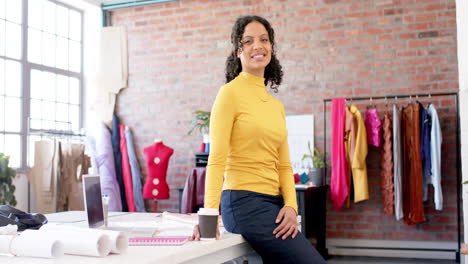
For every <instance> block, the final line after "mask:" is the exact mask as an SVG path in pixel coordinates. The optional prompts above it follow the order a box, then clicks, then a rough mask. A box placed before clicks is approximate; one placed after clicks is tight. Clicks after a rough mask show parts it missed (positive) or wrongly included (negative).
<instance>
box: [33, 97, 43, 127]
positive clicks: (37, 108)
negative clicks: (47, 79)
mask: <svg viewBox="0 0 468 264" xmlns="http://www.w3.org/2000/svg"><path fill="white" fill-rule="evenodd" d="M40 119H41V101H40V100H35V99H31V121H33V120H40ZM31 128H34V129H37V128H40V124H39V127H37V126H34V127H33V126H32V124H31Z"/></svg>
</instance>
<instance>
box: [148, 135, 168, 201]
mask: <svg viewBox="0 0 468 264" xmlns="http://www.w3.org/2000/svg"><path fill="white" fill-rule="evenodd" d="M143 153H144V154H145V157H146V167H147V168H148V176H147V177H146V183H145V186H144V187H143V198H144V199H169V186H168V185H167V181H166V173H167V167H168V165H169V159H170V157H171V156H172V154H173V153H174V150H173V149H172V148H170V147H168V146H166V145H164V143H163V142H162V141H161V140H158V139H156V140H155V142H154V144H152V145H151V146H148V147H146V148H144V149H143Z"/></svg>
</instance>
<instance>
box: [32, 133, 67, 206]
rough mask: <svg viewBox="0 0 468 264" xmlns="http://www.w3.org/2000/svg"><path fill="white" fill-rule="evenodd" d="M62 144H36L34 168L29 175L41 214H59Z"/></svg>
mask: <svg viewBox="0 0 468 264" xmlns="http://www.w3.org/2000/svg"><path fill="white" fill-rule="evenodd" d="M60 153H61V149H60V142H59V141H56V140H53V141H48V140H42V141H36V142H35V143H34V167H33V168H32V169H31V170H30V171H29V173H28V179H29V182H30V183H31V186H32V190H33V191H34V197H35V202H36V210H37V212H39V213H42V214H47V213H55V212H57V197H58V193H57V190H58V185H57V181H58V179H59V178H60V173H61V171H60Z"/></svg>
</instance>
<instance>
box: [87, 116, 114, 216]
mask: <svg viewBox="0 0 468 264" xmlns="http://www.w3.org/2000/svg"><path fill="white" fill-rule="evenodd" d="M87 146H88V148H87V150H88V151H89V152H90V155H91V162H92V165H93V166H92V173H93V174H99V176H100V182H101V193H102V194H107V195H109V205H108V210H109V211H110V212H120V211H122V199H121V197H120V190H119V184H118V182H117V179H116V175H115V165H114V151H113V148H112V141H111V133H110V131H109V128H108V127H107V126H106V125H105V124H104V123H103V122H100V123H99V126H98V127H97V129H96V131H95V135H94V136H88V137H87Z"/></svg>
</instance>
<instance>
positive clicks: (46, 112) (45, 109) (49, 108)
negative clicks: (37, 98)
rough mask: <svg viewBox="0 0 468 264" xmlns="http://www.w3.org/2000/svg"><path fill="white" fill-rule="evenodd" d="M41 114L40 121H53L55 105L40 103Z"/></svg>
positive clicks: (46, 102) (45, 102)
mask: <svg viewBox="0 0 468 264" xmlns="http://www.w3.org/2000/svg"><path fill="white" fill-rule="evenodd" d="M41 105H42V106H41V110H42V111H41V112H42V113H41V114H42V119H43V120H54V119H55V112H54V111H55V103H53V102H48V101H42V104H41ZM42 125H43V128H44V123H42ZM48 128H54V127H53V125H52V127H48Z"/></svg>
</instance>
